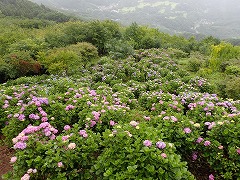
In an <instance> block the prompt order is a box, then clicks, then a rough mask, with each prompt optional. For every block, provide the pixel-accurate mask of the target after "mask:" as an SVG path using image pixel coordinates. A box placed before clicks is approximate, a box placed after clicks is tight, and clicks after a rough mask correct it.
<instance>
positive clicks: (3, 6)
mask: <svg viewBox="0 0 240 180" xmlns="http://www.w3.org/2000/svg"><path fill="white" fill-rule="evenodd" d="M0 15H5V16H15V17H16V16H18V17H26V18H30V19H32V18H38V19H45V20H51V21H56V22H66V21H68V20H70V16H67V15H64V14H62V13H60V12H58V11H54V10H51V9H49V8H47V7H45V6H44V5H41V6H39V5H37V4H36V3H32V2H31V1H28V0H1V1H0Z"/></svg>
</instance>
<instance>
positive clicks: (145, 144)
mask: <svg viewBox="0 0 240 180" xmlns="http://www.w3.org/2000/svg"><path fill="white" fill-rule="evenodd" d="M143 145H144V146H146V147H150V146H152V142H151V141H149V140H145V141H143Z"/></svg>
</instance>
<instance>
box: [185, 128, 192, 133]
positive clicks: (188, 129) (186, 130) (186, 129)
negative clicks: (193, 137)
mask: <svg viewBox="0 0 240 180" xmlns="http://www.w3.org/2000/svg"><path fill="white" fill-rule="evenodd" d="M183 131H184V132H185V133H186V134H189V133H191V132H192V130H191V129H190V128H188V127H187V128H184V129H183Z"/></svg>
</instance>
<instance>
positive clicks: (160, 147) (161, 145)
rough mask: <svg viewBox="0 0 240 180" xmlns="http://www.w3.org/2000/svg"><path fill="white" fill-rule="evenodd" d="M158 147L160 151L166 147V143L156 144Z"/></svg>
mask: <svg viewBox="0 0 240 180" xmlns="http://www.w3.org/2000/svg"><path fill="white" fill-rule="evenodd" d="M156 146H157V148H159V149H164V148H165V147H166V144H165V142H162V141H158V142H157V143H156Z"/></svg>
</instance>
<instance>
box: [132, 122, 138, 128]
mask: <svg viewBox="0 0 240 180" xmlns="http://www.w3.org/2000/svg"><path fill="white" fill-rule="evenodd" d="M138 124H139V123H138V122H136V121H131V122H130V125H131V126H133V127H136V126H137V125H138Z"/></svg>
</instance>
